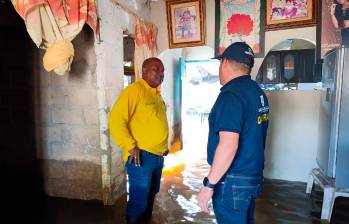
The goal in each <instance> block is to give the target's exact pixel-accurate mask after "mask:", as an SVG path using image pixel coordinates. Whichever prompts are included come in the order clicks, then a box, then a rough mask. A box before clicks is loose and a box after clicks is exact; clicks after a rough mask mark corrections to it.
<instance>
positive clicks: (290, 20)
mask: <svg viewBox="0 0 349 224" xmlns="http://www.w3.org/2000/svg"><path fill="white" fill-rule="evenodd" d="M317 15H318V0H266V25H265V29H266V30H280V29H290V28H298V27H306V26H314V25H316V22H317Z"/></svg>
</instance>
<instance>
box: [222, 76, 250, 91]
mask: <svg viewBox="0 0 349 224" xmlns="http://www.w3.org/2000/svg"><path fill="white" fill-rule="evenodd" d="M248 79H251V76H250V75H242V76H239V77H236V78H233V79H232V80H230V81H229V82H227V83H226V84H225V85H224V86H222V88H221V90H223V89H225V88H227V87H228V86H230V85H231V84H233V83H236V82H240V81H242V80H248Z"/></svg>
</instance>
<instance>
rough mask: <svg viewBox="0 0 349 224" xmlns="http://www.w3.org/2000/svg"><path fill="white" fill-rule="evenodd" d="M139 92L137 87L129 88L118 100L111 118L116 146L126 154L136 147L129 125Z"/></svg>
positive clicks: (111, 127) (112, 134)
mask: <svg viewBox="0 0 349 224" xmlns="http://www.w3.org/2000/svg"><path fill="white" fill-rule="evenodd" d="M139 92H140V91H139V89H138V88H137V87H136V86H129V87H127V88H126V89H125V90H124V91H122V93H121V94H120V96H119V98H118V99H117V100H116V102H115V104H114V106H113V108H112V110H111V112H110V116H109V131H110V134H111V136H112V138H113V140H114V141H115V142H116V144H117V145H118V146H119V147H120V148H121V149H122V150H126V152H128V151H129V150H131V149H133V148H134V147H135V146H136V141H135V140H134V138H133V137H132V135H131V133H130V131H129V129H128V123H129V121H130V119H131V118H132V115H133V113H134V112H135V110H136V107H137V104H138V101H139Z"/></svg>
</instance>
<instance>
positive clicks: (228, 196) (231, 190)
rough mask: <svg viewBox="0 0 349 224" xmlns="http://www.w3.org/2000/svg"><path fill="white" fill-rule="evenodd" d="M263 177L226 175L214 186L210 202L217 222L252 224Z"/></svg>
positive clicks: (222, 223)
mask: <svg viewBox="0 0 349 224" xmlns="http://www.w3.org/2000/svg"><path fill="white" fill-rule="evenodd" d="M262 189H263V178H261V177H245V176H236V175H226V177H225V178H223V179H222V180H221V181H220V182H218V184H217V185H216V187H215V190H214V193H213V197H212V203H213V210H214V212H215V215H216V219H217V222H218V224H253V223H254V208H255V200H256V198H257V196H258V195H259V194H260V193H261V192H262Z"/></svg>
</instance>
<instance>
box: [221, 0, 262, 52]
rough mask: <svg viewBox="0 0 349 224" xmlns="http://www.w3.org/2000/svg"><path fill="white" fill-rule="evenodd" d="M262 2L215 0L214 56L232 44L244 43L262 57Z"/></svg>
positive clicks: (258, 0) (252, 0) (260, 0)
mask: <svg viewBox="0 0 349 224" xmlns="http://www.w3.org/2000/svg"><path fill="white" fill-rule="evenodd" d="M264 2H265V1H264V0H244V1H241V0H216V25H215V26H216V32H215V33H216V37H215V39H216V41H215V45H216V46H215V54H216V56H217V55H220V54H222V53H223V51H224V50H225V49H226V48H227V47H228V46H229V45H230V44H232V43H234V42H246V43H247V44H248V45H250V46H251V48H252V49H253V51H254V53H255V55H256V57H264V18H265V16H264V15H263V16H262V15H261V9H263V8H264Z"/></svg>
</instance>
